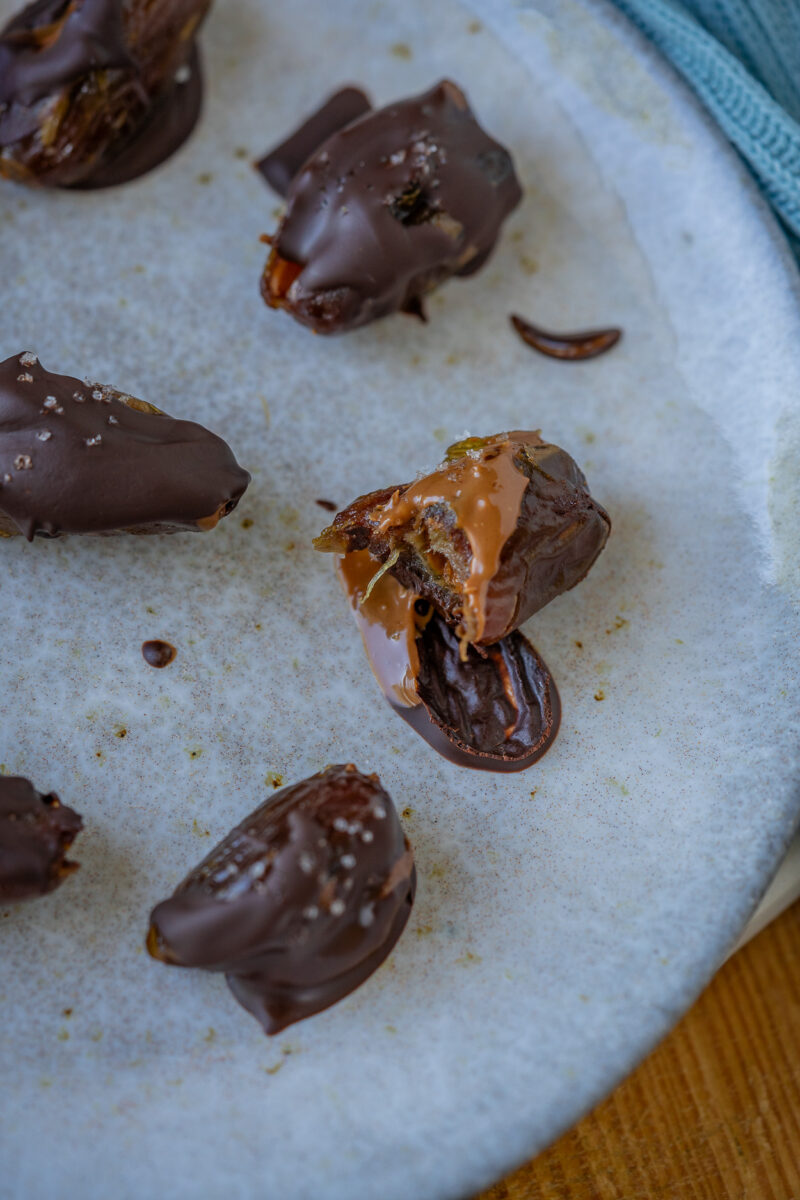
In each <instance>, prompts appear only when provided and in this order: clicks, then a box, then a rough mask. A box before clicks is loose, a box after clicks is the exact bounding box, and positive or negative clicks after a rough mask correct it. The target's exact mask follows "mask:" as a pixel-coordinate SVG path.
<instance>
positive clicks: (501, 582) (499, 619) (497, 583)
mask: <svg viewBox="0 0 800 1200" xmlns="http://www.w3.org/2000/svg"><path fill="white" fill-rule="evenodd" d="M610 528H611V522H610V520H609V518H608V514H607V513H606V512H605V510H604V509H603V508H601V506H600V505H599V504H598V503H597V502H596V501H595V500H593V499H592V497H591V495H590V494H589V490H588V488H587V485H586V479H585V478H584V475H583V473H582V471H581V470H580V468H579V467H578V466H577V464H576V463H575V462H574V460H573V459H572V458H570V456H569V455H568V454H567V453H566V451H565V450H562V449H560V447H558V446H553V445H549V444H548V443H546V442H543V441H542V439H541V437H540V436H539V434H538V433H533V432H525V431H517V432H512V433H501V434H497V435H496V436H494V437H486V438H468V439H466V440H465V441H463V442H459V443H457V444H456V445H454V446H451V447H450V449H449V450H448V452H447V458H446V461H445V462H444V463H443V464H442V465H441V466H440V467H438V468H437V469H436V470H435V471H433V472H432V473H431V474H430V475H426V476H424V477H423V478H421V479H418V480H417V481H416V482H415V483H411V484H403V485H401V486H400V487H396V488H384V489H382V490H381V491H378V492H372V493H371V494H369V495H367V496H362V497H360V498H359V499H358V500H356V501H354V503H353V504H351V505H350V506H349V508H346V509H345V510H344V511H343V512H341V513H339V514H338V515H337V517H336V518H335V520H334V522H333V524H332V525H331V526H329V527H328V528H327V529H326V530H324V531H323V533H322V534H321V535H320V536H319V537H318V538H317V539H316V541H315V543H314V544H315V546H316V547H317V549H318V550H328V551H333V552H335V553H338V554H346V553H348V552H350V551H354V550H368V551H369V552H370V554H371V555H372V557H373V558H374V559H376V560H377V562H378V563H379V564H380V563H383V564H384V565H385V567H386V568H387V569H388V570H390V571H391V573H392V574H393V575H394V576H395V578H396V579H397V580H398V581H399V583H401V584H402V585H403V586H404V587H405V588H408V589H410V590H411V591H413V592H415V593H416V594H417V595H419V596H423V597H425V598H426V599H428V600H429V601H430V602H431V603H432V604H433V605H434V606H435V607H436V608H437V609H438V610H439V611H440V612H441V613H442V614H443V615H444V616H445V617H446V619H447V620H448V622H449V623H450V624H452V625H454V626H455V627H456V629H457V632H458V634H459V636H460V637H461V638H462V640H464V641H466V642H468V643H471V644H475V645H491V644H492V643H494V642H497V641H499V640H500V639H501V638H503V637H505V636H506V635H507V634H509V633H511V632H512V631H513V630H515V629H516V628H517V627H518V626H519V625H521V624H522V623H523V621H526V620H527V619H528V617H530V616H531V615H532V614H533V613H535V612H537V611H538V610H539V609H540V608H543V607H544V606H545V605H546V604H549V603H550V601H551V600H553V599H554V598H555V597H556V596H559V595H560V594H561V593H562V592H566V591H568V590H569V589H570V588H572V587H574V586H575V584H577V583H579V582H580V581H581V580H582V579H583V578H584V576H585V575H586V574H587V572H588V571H589V569H590V568H591V566H592V564H593V563H594V562H595V560H596V559H597V556H598V555H599V554H600V552H601V550H602V549H603V546H604V545H605V543H606V540H607V538H608V534H609V530H610Z"/></svg>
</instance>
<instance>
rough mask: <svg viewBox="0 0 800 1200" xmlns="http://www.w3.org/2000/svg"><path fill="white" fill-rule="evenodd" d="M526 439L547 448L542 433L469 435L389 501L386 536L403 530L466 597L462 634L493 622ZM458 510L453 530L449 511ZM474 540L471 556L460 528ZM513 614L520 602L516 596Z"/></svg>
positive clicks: (471, 636) (522, 478)
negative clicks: (463, 551)
mask: <svg viewBox="0 0 800 1200" xmlns="http://www.w3.org/2000/svg"><path fill="white" fill-rule="evenodd" d="M520 443H528V444H530V445H532V446H541V445H543V444H544V443H543V442H542V440H541V438H540V437H539V435H538V433H525V432H515V433H503V434H498V435H497V436H496V437H492V438H480V439H479V438H469V439H467V440H466V441H464V442H462V443H458V444H457V445H455V446H452V447H451V448H450V450H449V451H448V461H447V462H445V463H443V465H442V466H441V467H439V468H437V470H435V471H433V472H432V473H431V474H430V475H426V476H425V477H424V478H423V479H420V480H418V481H417V482H416V483H412V484H411V485H410V486H409V487H407V488H406V489H405V490H404V491H402V492H401V491H397V492H395V493H394V495H393V496H392V497H391V499H390V500H389V502H388V504H386V505H385V507H384V510H383V516H382V517H381V519H380V521H379V522H378V525H377V527H376V532H377V533H378V534H382V535H387V534H389V531H390V530H394V529H398V530H402V532H400V533H399V538H398V540H399V541H402V542H405V544H406V545H408V546H409V547H410V548H411V549H412V550H413V551H414V552H415V554H417V555H418V556H419V558H420V559H422V561H423V562H424V563H425V565H426V567H427V568H428V570H429V571H430V572H431V573H432V574H433V576H434V577H435V578H437V577H438V578H441V579H442V580H443V581H444V583H445V584H446V585H447V586H454V585H455V587H456V588H457V589H458V590H460V591H461V592H462V594H463V596H464V610H463V612H462V613H461V628H460V630H459V633H460V634H461V635H462V636H463V637H464V639H465V641H468V642H476V641H479V640H480V638H481V637H482V636H483V631H484V629H485V626H486V602H487V597H488V592H489V585H490V584H491V581H492V579H493V578H494V577H495V575H496V574H497V571H498V568H499V566H500V558H501V555H502V552H503V547H504V546H505V544H506V542H507V541H508V539H509V538H510V537H511V535H512V533H513V532H514V530H515V529H516V527H517V521H518V520H519V514H520V509H521V506H522V501H523V497H524V495H525V491H526V489H527V487H528V477H527V475H525V473H524V472H523V471H522V470H521V469H520V468H519V466H518V465H517V463H516V460H515V454H516V453H517V452H518V448H519V445H520ZM448 513H449V514H452V522H453V524H452V527H448V526H449V525H450V522H449V521H448V520H447V519H446V514H448ZM454 529H458V530H460V531H461V532H462V533H463V534H464V536H465V537H466V539H467V542H468V545H469V551H470V554H469V558H468V559H466V560H465V559H464V558H463V556H461V555H460V554H459V553H458V550H457V546H456V544H455V542H454V538H453V530H454ZM507 603H508V605H509V614H508V615H509V616H510V615H511V612H512V609H511V606H512V605H513V603H514V598H513V596H509V597H508V601H507Z"/></svg>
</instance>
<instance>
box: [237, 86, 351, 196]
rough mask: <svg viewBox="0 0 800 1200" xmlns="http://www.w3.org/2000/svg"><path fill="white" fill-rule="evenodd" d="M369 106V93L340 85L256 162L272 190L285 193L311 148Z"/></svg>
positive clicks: (317, 147)
mask: <svg viewBox="0 0 800 1200" xmlns="http://www.w3.org/2000/svg"><path fill="white" fill-rule="evenodd" d="M371 107H372V105H371V103H370V100H369V97H368V96H367V95H366V94H365V93H364V92H362V90H361V88H357V87H344V88H340V89H339V91H338V92H334V94H333V95H332V96H329V97H328V99H327V100H326V101H325V103H324V104H323V105H321V107H320V108H318V109H317V110H316V112H314V113H312V114H311V116H310V117H308V119H307V120H305V121H304V122H303V124H302V125H300V126H298V128H297V129H295V130H294V131H293V132H292V133H290V134H289V136H288V137H287V138H286V139H285V140H284V141H282V142H281V144H280V145H279V146H276V147H275V148H274V150H270V151H269V153H268V154H265V155H264V157H263V158H262V159H260V161H259V162H257V163H256V169H257V170H258V171H259V172H260V173H261V174H262V175H263V176H264V179H265V180H266V181H267V183H268V184H269V185H270V187H271V188H272V189H273V191H275V192H277V193H278V195H279V196H285V195H286V193H287V192H288V190H289V185H290V183H291V182H292V180H293V179H294V177H295V175H296V174H297V172H298V171H299V170H300V168H301V167H302V165H303V163H304V162H305V161H306V160H307V159H308V158H310V157H311V155H312V154H313V153H314V151H315V150H318V149H319V147H320V146H321V145H322V143H323V142H325V141H327V140H328V138H329V137H331V135H332V134H334V133H338V131H339V130H340V129H344V127H345V125H349V124H350V122H351V121H355V120H357V119H358V118H359V117H363V115H364V113H366V112H369V110H370V108H371Z"/></svg>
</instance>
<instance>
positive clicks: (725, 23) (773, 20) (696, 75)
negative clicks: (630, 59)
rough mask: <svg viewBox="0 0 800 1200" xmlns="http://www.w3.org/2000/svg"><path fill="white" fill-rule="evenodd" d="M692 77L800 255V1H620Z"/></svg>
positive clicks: (700, 94)
mask: <svg viewBox="0 0 800 1200" xmlns="http://www.w3.org/2000/svg"><path fill="white" fill-rule="evenodd" d="M616 3H617V7H618V8H620V9H622V11H623V12H624V13H627V15H628V16H629V17H630V18H631V19H632V20H633V21H634V23H635V24H636V25H638V26H639V28H640V29H641V30H642V31H643V32H644V33H646V34H647V36H648V37H650V38H652V40H653V41H654V42H655V44H656V45H657V46H658V47H659V48H660V49H661V50H662V51H663V52H664V54H666V55H667V57H668V58H670V59H671V61H672V63H673V64H674V66H676V67H677V68H678V70H679V71H680V72H681V73H682V74H683V75H684V76H685V77H686V79H687V80H688V82H689V83H690V84H691V85H692V87H693V88H694V90H695V91H696V92H697V94H698V95H699V97H700V98H701V100H702V101H703V103H704V104H705V105H706V107H707V108H708V110H709V111H710V112H711V114H712V116H713V117H714V118H715V120H716V121H717V122H718V123H719V125H720V126H721V127H722V129H723V130H724V132H725V133H726V135H727V136H728V138H730V140H731V142H733V144H734V146H736V148H737V150H738V151H739V153H740V154H741V155H742V156H743V157H744V159H745V160H746V161H747V162H748V163H749V165H750V167H751V169H752V171H753V173H754V174H755V176H756V179H757V180H758V182H759V184H760V186H761V188H762V190H763V192H764V195H765V196H766V197H767V199H768V200H769V202H770V204H771V205H772V207H773V208H774V210H775V212H776V213H777V214H778V216H779V217H780V218H781V220H782V222H783V224H784V227H785V229H786V231H787V233H788V234H789V238H790V241H791V242H792V247H793V249H794V251H795V253H796V254H797V256H798V259H800V0H683V2H681V0H616Z"/></svg>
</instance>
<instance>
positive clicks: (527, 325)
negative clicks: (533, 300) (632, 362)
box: [509, 314, 622, 362]
mask: <svg viewBox="0 0 800 1200" xmlns="http://www.w3.org/2000/svg"><path fill="white" fill-rule="evenodd" d="M509 320H510V322H511V324H512V326H513V327H514V329H515V330H516V331H517V333H518V334H519V336H520V337H521V338H522V340H523V342H525V344H526V345H527V346H530V347H531V348H532V349H533V350H538V352H539V353H540V354H543V355H545V357H546V358H558V359H561V360H562V361H564V362H585V361H586V360H587V359H589V358H599V356H600V355H601V354H606V353H607V352H608V351H609V350H611V349H612V347H614V346H616V344H617V342H618V341H619V339H620V338H621V337H622V330H621V329H615V328H612V329H584V330H583V331H582V332H580V333H549V332H548V331H547V330H546V329H542V328H541V327H540V326H538V325H533V324H531V322H530V321H526V320H525V319H524V318H523V317H518V316H516V315H515V314H512V316H510V317H509Z"/></svg>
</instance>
